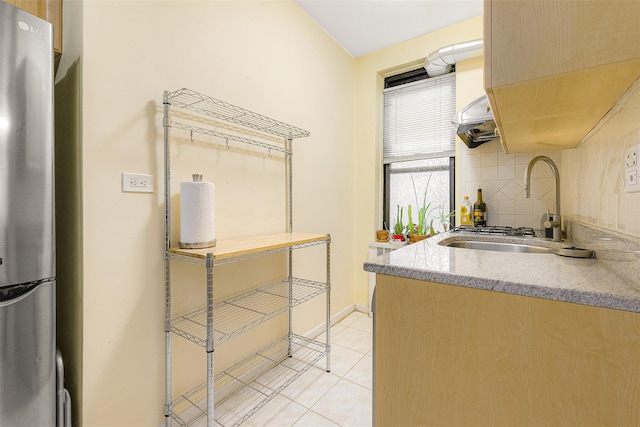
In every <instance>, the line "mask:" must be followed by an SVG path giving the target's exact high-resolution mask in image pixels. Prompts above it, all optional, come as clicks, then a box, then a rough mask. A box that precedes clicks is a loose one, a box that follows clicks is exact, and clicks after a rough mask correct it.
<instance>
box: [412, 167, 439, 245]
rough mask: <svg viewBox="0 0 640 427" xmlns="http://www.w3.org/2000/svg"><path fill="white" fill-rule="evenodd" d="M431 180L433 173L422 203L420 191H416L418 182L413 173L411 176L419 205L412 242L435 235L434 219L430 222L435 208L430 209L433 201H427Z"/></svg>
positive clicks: (425, 189)
mask: <svg viewBox="0 0 640 427" xmlns="http://www.w3.org/2000/svg"><path fill="white" fill-rule="evenodd" d="M430 182H431V175H429V179H428V181H427V185H426V186H425V188H424V195H423V197H422V205H421V206H420V205H419V204H418V192H417V191H416V183H415V181H414V179H413V175H412V176H411V183H412V184H413V194H414V195H415V198H416V204H417V205H418V206H420V207H419V209H418V224H417V225H416V226H415V230H414V233H413V236H411V238H410V239H411V241H412V242H418V241H420V240H423V239H426V238H427V237H429V236H431V235H433V234H434V233H433V232H432V230H433V226H432V225H433V220H431V222H429V217H430V216H431V213H432V212H433V211H434V209H429V208H430V207H431V203H427V190H428V188H429V183H430Z"/></svg>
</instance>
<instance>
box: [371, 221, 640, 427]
mask: <svg viewBox="0 0 640 427" xmlns="http://www.w3.org/2000/svg"><path fill="white" fill-rule="evenodd" d="M573 228H574V229H579V228H580V226H578V225H576V226H574V227H573ZM587 234H589V233H587ZM478 238H480V237H478V236H467V235H464V236H462V235H460V234H455V233H444V234H441V235H438V236H435V237H433V238H430V239H427V240H425V241H422V242H419V243H417V244H414V245H410V246H407V247H406V248H402V249H400V250H397V251H394V252H392V253H389V254H385V255H383V256H380V257H378V258H376V259H374V260H370V261H368V262H366V263H365V270H366V271H369V272H374V273H376V274H377V278H376V283H377V284H376V291H375V309H374V325H375V326H374V331H375V333H374V421H375V423H376V425H380V426H386V425H407V426H410V425H451V426H452V425H493V426H496V425H635V424H637V423H638V420H640V407H639V406H638V404H637V403H638V401H640V372H638V369H637V367H638V366H640V285H639V284H638V282H637V281H633V280H630V279H629V278H628V277H622V276H620V275H619V273H615V271H624V270H626V271H628V272H629V271H630V270H632V271H633V270H635V269H637V268H638V260H637V256H638V253H637V251H635V252H634V251H622V252H621V253H619V254H617V255H614V254H611V253H609V246H610V245H611V240H606V241H605V240H602V241H603V242H606V243H603V245H604V244H606V245H608V246H607V247H603V246H602V247H601V246H598V243H597V241H594V242H592V244H593V245H594V246H598V247H597V248H595V247H591V249H596V253H597V255H598V258H590V259H577V258H567V257H561V256H557V255H554V254H551V253H548V254H540V253H504V252H494V251H487V250H474V249H465V248H454V247H447V246H446V245H445V244H446V243H449V242H451V241H453V240H461V239H464V240H473V239H478ZM482 239H483V240H486V239H487V238H486V237H482ZM490 240H494V241H502V242H515V241H518V242H523V241H524V242H525V243H527V244H534V245H542V246H547V247H549V246H553V245H556V243H554V242H550V241H548V240H544V239H533V238H528V239H526V238H524V239H523V238H513V237H495V238H490ZM632 243H633V242H632ZM598 249H601V252H599V251H598ZM616 260H617V261H616ZM615 262H618V263H625V264H626V265H624V266H620V265H618V266H616V268H611V267H612V266H611V264H612V263H615ZM635 277H638V276H637V275H636V276H635Z"/></svg>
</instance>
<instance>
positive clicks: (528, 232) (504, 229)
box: [451, 225, 536, 237]
mask: <svg viewBox="0 0 640 427" xmlns="http://www.w3.org/2000/svg"><path fill="white" fill-rule="evenodd" d="M451 232H453V233H480V234H497V235H501V236H530V237H536V232H535V231H534V230H533V228H530V227H509V226H501V225H488V226H483V227H471V226H469V225H462V226H460V227H454V228H453V229H452V230H451Z"/></svg>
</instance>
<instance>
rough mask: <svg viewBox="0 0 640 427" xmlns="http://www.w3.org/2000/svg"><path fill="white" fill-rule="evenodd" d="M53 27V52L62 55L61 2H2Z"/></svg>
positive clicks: (44, 0)
mask: <svg viewBox="0 0 640 427" xmlns="http://www.w3.org/2000/svg"><path fill="white" fill-rule="evenodd" d="M3 1H5V2H7V3H9V4H12V5H14V6H16V7H19V8H20V9H22V10H25V11H27V12H29V13H31V14H32V15H35V16H37V17H38V18H41V19H44V20H46V21H48V22H50V23H51V24H52V25H53V51H54V52H55V53H56V56H59V55H61V54H62V0H3Z"/></svg>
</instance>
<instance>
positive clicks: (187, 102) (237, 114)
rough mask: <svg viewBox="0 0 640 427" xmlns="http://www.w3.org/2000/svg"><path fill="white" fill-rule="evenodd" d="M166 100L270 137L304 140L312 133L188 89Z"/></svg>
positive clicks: (167, 96) (173, 94) (176, 92)
mask: <svg viewBox="0 0 640 427" xmlns="http://www.w3.org/2000/svg"><path fill="white" fill-rule="evenodd" d="M165 99H166V101H168V102H170V103H171V104H172V105H174V106H177V107H180V108H184V109H185V110H190V111H193V112H196V113H198V114H202V115H205V116H208V117H214V118H216V119H219V120H224V121H226V122H230V123H234V124H237V125H240V126H245V127H247V128H250V129H254V130H257V131H260V132H264V133H267V134H270V135H276V136H280V137H282V138H285V139H294V138H304V137H307V136H309V135H310V133H309V132H308V131H306V130H304V129H300V128H298V127H295V126H292V125H289V124H287V123H284V122H281V121H278V120H274V119H272V118H270V117H267V116H263V115H262V114H258V113H254V112H253V111H250V110H247V109H244V108H241V107H238V106H236V105H233V104H229V103H227V102H224V101H220V100H219V99H215V98H212V97H210V96H207V95H203V94H201V93H198V92H195V91H193V90H190V89H186V88H182V89H178V90H176V91H174V92H169V93H168V94H167V95H166V97H165Z"/></svg>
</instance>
